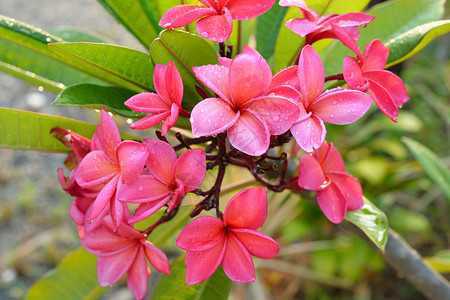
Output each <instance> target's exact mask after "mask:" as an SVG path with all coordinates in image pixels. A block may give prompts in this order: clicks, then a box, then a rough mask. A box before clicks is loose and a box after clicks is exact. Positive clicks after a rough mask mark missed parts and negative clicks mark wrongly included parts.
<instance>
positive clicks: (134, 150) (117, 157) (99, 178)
mask: <svg viewBox="0 0 450 300" xmlns="http://www.w3.org/2000/svg"><path fill="white" fill-rule="evenodd" d="M95 144H96V145H97V147H99V148H101V150H94V151H91V152H89V153H88V154H87V155H86V156H85V157H84V158H83V160H82V161H81V162H80V164H79V165H78V168H77V170H76V172H75V174H74V178H75V180H76V181H77V183H78V184H79V185H80V186H81V187H82V188H84V189H101V190H100V192H99V193H98V195H97V197H96V199H95V201H94V203H93V205H92V211H91V213H90V215H89V221H91V220H93V219H95V218H97V217H98V216H99V215H100V214H101V213H102V212H103V211H104V209H105V208H106V207H107V205H108V204H110V210H111V214H112V219H113V221H114V224H115V229H117V228H118V226H119V225H120V223H121V222H122V218H123V215H124V210H127V209H128V208H127V207H126V205H124V203H122V202H120V201H118V199H117V198H116V194H117V191H118V190H119V189H120V186H121V185H122V184H123V183H130V182H132V181H134V180H136V179H137V178H138V177H139V176H140V175H141V174H142V171H143V169H144V166H145V162H146V161H147V157H148V153H149V150H148V148H147V147H146V146H145V145H143V144H142V143H139V142H136V141H123V142H122V141H121V139H120V134H119V130H118V129H117V126H116V124H115V123H114V120H113V118H112V117H111V116H110V115H109V114H108V113H107V112H106V110H105V109H103V110H102V115H101V121H100V125H98V126H97V142H95Z"/></svg>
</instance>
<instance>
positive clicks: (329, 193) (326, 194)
mask: <svg viewBox="0 0 450 300" xmlns="http://www.w3.org/2000/svg"><path fill="white" fill-rule="evenodd" d="M317 203H318V204H319V207H320V209H321V210H322V211H323V213H324V215H325V216H326V217H327V218H328V220H330V221H331V222H333V223H335V224H339V223H341V222H342V220H344V218H345V213H346V211H347V201H346V200H345V197H344V196H343V195H342V193H341V192H340V191H339V189H337V188H336V185H335V184H334V183H333V182H331V183H330V185H329V186H328V188H326V189H325V190H323V191H318V192H317Z"/></svg>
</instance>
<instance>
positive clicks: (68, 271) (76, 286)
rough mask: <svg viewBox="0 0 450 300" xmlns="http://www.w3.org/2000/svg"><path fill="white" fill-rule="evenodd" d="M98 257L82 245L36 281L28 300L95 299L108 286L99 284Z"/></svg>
mask: <svg viewBox="0 0 450 300" xmlns="http://www.w3.org/2000/svg"><path fill="white" fill-rule="evenodd" d="M96 260H97V257H96V256H94V255H92V254H90V253H89V252H87V251H86V250H85V249H84V248H82V247H80V248H78V249H77V250H75V251H73V252H72V253H70V254H69V255H67V256H66V257H65V258H64V259H63V260H62V261H61V263H60V264H59V265H58V267H56V269H55V270H54V271H53V272H52V273H49V274H48V275H47V276H45V277H44V278H43V279H41V280H39V281H38V282H37V283H35V284H34V285H33V286H32V287H31V288H30V290H29V291H28V294H27V296H26V298H25V299H27V300H47V299H59V300H78V299H89V298H90V299H95V298H96V296H99V295H100V294H102V293H103V292H104V291H106V290H107V288H103V287H100V286H99V285H98V284H97V271H96V266H95V262H96Z"/></svg>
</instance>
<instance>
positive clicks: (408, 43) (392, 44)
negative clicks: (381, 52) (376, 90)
mask: <svg viewBox="0 0 450 300" xmlns="http://www.w3.org/2000/svg"><path fill="white" fill-rule="evenodd" d="M448 32H450V20H444V21H435V22H430V23H427V24H424V25H420V26H417V27H415V28H413V29H411V30H409V31H407V32H405V33H403V34H401V35H399V36H398V37H396V38H394V39H392V40H390V41H389V42H387V43H386V46H388V47H389V49H390V52H389V59H388V66H387V67H389V66H392V65H396V64H398V63H400V62H402V61H404V60H406V59H408V58H410V57H411V56H413V55H415V54H416V53H417V52H419V51H420V50H422V49H423V48H424V47H425V46H426V45H428V44H429V43H430V42H431V41H432V40H433V39H435V38H436V37H438V36H441V35H444V34H446V33H448Z"/></svg>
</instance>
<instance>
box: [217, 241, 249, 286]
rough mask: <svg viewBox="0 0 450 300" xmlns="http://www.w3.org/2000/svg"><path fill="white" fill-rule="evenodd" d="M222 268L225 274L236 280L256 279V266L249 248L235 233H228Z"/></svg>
mask: <svg viewBox="0 0 450 300" xmlns="http://www.w3.org/2000/svg"><path fill="white" fill-rule="evenodd" d="M222 268H223V271H224V272H225V274H226V275H227V276H228V278H230V279H231V280H233V281H235V282H243V283H245V282H253V281H255V266H254V265H253V260H252V258H251V257H250V254H249V253H248V251H247V249H246V248H245V246H244V245H242V243H240V242H239V241H238V240H237V239H236V238H235V237H234V236H233V234H228V235H227V245H226V250H225V255H224V256H223V261H222Z"/></svg>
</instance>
